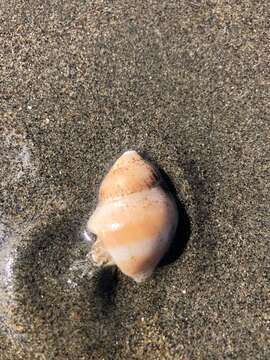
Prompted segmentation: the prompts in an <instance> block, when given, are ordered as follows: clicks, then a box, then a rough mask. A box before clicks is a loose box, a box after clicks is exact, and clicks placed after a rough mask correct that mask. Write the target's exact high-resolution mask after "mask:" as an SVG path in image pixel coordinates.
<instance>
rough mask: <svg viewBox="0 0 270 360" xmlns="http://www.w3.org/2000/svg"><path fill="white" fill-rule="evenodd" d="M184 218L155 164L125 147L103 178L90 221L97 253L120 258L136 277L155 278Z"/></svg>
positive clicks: (103, 259) (113, 260)
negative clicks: (165, 187) (162, 182)
mask: <svg viewBox="0 0 270 360" xmlns="http://www.w3.org/2000/svg"><path fill="white" fill-rule="evenodd" d="M177 223H178V214H177V208H176V204H175V202H174V200H173V198H172V196H171V195H170V194H168V193H167V192H165V191H164V190H163V188H162V187H161V186H160V178H159V176H158V174H157V172H156V171H155V169H154V168H153V167H152V166H151V165H150V164H149V163H147V162H146V161H144V160H143V158H142V157H141V156H140V155H139V154H138V153H137V152H136V151H127V152H125V153H124V154H123V155H122V156H121V157H120V158H119V159H118V160H117V161H116V162H115V163H114V165H113V166H112V168H111V169H110V171H109V172H108V174H107V175H106V176H105V178H104V179H103V181H102V183H101V186H100V189H99V198H98V205H97V208H96V209H95V211H94V213H93V214H92V216H91V217H90V219H89V221H88V223H87V230H88V231H89V232H92V233H94V234H96V236H97V240H96V242H95V243H94V245H93V247H92V253H91V255H92V258H93V261H94V262H95V263H96V264H97V265H100V266H101V265H107V264H116V265H117V266H118V268H119V269H120V270H121V271H122V272H123V273H124V274H126V275H127V276H129V277H131V278H132V279H133V280H135V281H136V282H142V281H144V280H146V279H147V278H149V277H150V276H151V275H152V273H153V271H154V269H155V267H156V266H157V264H158V263H159V261H160V260H161V258H162V257H163V255H164V254H165V253H166V251H167V250H168V248H169V245H170V241H171V239H172V237H173V236H174V234H175V231H176V227H177Z"/></svg>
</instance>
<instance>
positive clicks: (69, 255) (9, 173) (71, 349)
mask: <svg viewBox="0 0 270 360" xmlns="http://www.w3.org/2000/svg"><path fill="white" fill-rule="evenodd" d="M269 15H270V6H269V2H268V1H262V2H260V4H257V3H255V2H253V1H251V0H248V1H240V2H237V4H234V5H229V4H228V3H227V2H225V1H207V2H199V1H192V2H191V1H188V0H185V1H164V2H162V1H151V2H149V3H148V4H147V5H146V4H145V2H141V1H131V2H125V1H117V2H111V1H91V2H90V1H74V0H71V1H68V2H64V3H62V2H59V1H52V2H50V4H49V3H47V2H44V1H31V2H26V1H16V3H15V4H12V3H11V2H9V1H3V2H2V5H1V12H0V34H1V39H2V41H1V45H0V50H1V51H0V64H1V65H0V66H1V67H0V77H1V85H0V88H1V90H0V93H1V107H0V111H1V116H0V141H1V149H0V179H1V189H0V203H1V208H0V218H1V223H0V359H1V360H2V359H3V360H13V359H14V360H15V359H16V360H19V359H25V360H27V359H29V360H30V359H31V360H34V359H41V360H44V359H45V360H51V359H53V360H69V359H70V360H75V359H76V360H83V359H87V360H88V359H91V360H96V359H98V360H100V359H105V360H107V359H124V360H131V359H138V360H142V359H146V360H151V359H155V360H156V359H162V360H163V359H166V360H167V359H175V360H180V359H182V360H194V359H224V358H226V359H245V360H247V359H269V356H270V347H269V321H270V316H269V282H267V275H268V273H269V265H268V264H269V219H268V216H267V215H268V214H269V131H268V130H267V120H268V119H269V112H270V106H269V95H270V94H269V86H270V78H269V65H270V64H269V59H270V51H269V40H270V39H269V37H270V32H269ZM128 149H135V150H138V151H139V152H140V153H142V154H144V156H145V157H146V158H148V159H150V160H151V161H152V162H153V163H155V164H157V165H158V166H159V167H160V168H162V170H163V171H164V172H165V173H166V174H167V176H168V179H170V182H171V187H172V188H173V189H174V190H175V196H177V198H178V201H179V204H181V223H180V225H181V227H182V228H181V227H180V231H179V234H178V235H179V237H178V238H177V240H178V242H177V241H176V242H175V243H174V247H173V249H172V250H171V253H170V255H169V256H168V257H167V259H165V261H164V264H163V266H161V267H159V268H158V269H157V271H156V272H155V274H154V276H153V278H152V279H150V280H149V281H148V282H146V283H144V284H142V285H137V284H136V283H134V282H132V281H131V280H130V279H128V278H126V277H125V276H124V275H122V274H121V273H119V272H117V271H115V269H106V270H100V269H97V268H95V267H94V266H93V265H92V264H91V262H90V261H89V260H88V258H87V254H88V252H89V249H90V244H89V243H88V242H87V241H86V240H85V239H84V238H83V235H82V234H83V231H84V227H85V223H86V221H87V219H88V216H89V214H90V213H91V211H93V209H94V208H95V205H96V195H97V190H98V185H99V183H100V181H101V179H102V177H103V176H104V174H105V173H106V171H107V170H108V169H109V167H110V166H111V164H112V163H113V161H114V160H115V159H116V158H117V157H118V156H119V155H120V154H121V153H122V152H123V151H125V150H128ZM181 229H182V231H181ZM267 340H268V341H267Z"/></svg>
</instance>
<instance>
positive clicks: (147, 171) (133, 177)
mask: <svg viewBox="0 0 270 360" xmlns="http://www.w3.org/2000/svg"><path fill="white" fill-rule="evenodd" d="M157 183H158V175H157V173H156V171H155V170H154V168H153V167H152V166H151V165H150V164H148V163H147V162H146V161H144V160H143V158H142V157H141V156H140V155H139V154H138V153H137V152H136V151H133V150H131V151H126V152H125V153H124V154H123V155H122V156H120V158H119V159H118V160H116V162H115V163H114V165H113V166H112V168H111V169H110V171H109V172H108V174H107V175H106V176H105V178H104V180H103V181H102V183H101V186H100V190H99V199H100V200H101V201H104V200H110V199H111V200H113V199H115V198H118V197H121V196H126V195H129V194H132V193H136V192H139V191H143V190H146V189H149V188H151V187H153V186H155V185H156V184H157Z"/></svg>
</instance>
